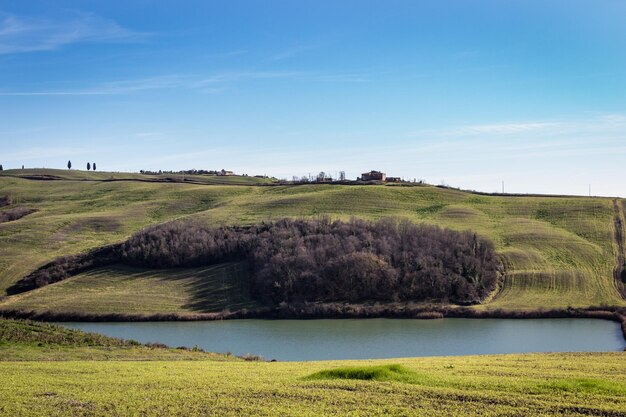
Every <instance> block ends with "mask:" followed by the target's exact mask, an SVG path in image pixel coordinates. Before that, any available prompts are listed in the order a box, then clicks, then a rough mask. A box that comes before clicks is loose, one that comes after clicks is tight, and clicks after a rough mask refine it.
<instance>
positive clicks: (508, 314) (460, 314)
mask: <svg viewBox="0 0 626 417" xmlns="http://www.w3.org/2000/svg"><path fill="white" fill-rule="evenodd" d="M0 317H6V318H12V319H30V320H37V321H43V322H94V323H96V322H150V321H154V322H158V321H215V320H236V319H272V320H281V319H282V320H286V319H289V320H294V319H296V320H312V319H365V318H394V319H418V320H427V319H443V318H471V319H543V318H545V319H554V318H585V319H601V320H609V321H614V322H617V323H619V324H620V325H621V329H622V335H623V336H624V340H626V309H625V308H621V307H588V308H565V309H549V310H527V311H526V310H517V311H516V310H477V309H474V308H469V307H417V306H411V305H402V306H398V305H395V304H394V305H385V304H373V305H361V304H340V303H324V304H319V303H297V304H288V305H281V306H279V307H276V308H261V309H255V310H247V309H243V310H238V311H234V312H231V311H228V310H226V311H222V312H216V313H155V314H126V313H63V312H50V311H45V312H37V311H23V310H0Z"/></svg>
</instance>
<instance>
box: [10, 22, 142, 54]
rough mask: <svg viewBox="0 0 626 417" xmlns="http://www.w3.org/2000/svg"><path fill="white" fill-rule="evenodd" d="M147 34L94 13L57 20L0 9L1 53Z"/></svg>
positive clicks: (135, 37)
mask: <svg viewBox="0 0 626 417" xmlns="http://www.w3.org/2000/svg"><path fill="white" fill-rule="evenodd" d="M146 36H147V34H145V33H139V32H134V31H132V30H129V29H127V28H124V27H122V26H120V25H119V24H117V23H116V22H114V21H112V20H109V19H105V18H103V17H100V16H97V15H95V14H93V13H73V14H72V15H71V16H69V17H66V18H64V19H57V20H53V19H49V18H34V17H21V16H16V15H13V14H8V13H2V12H0V54H12V53H23V52H35V51H52V50H56V49H59V48H61V47H63V46H65V45H69V44H75V43H86V42H128V41H138V40H142V39H145V38H146Z"/></svg>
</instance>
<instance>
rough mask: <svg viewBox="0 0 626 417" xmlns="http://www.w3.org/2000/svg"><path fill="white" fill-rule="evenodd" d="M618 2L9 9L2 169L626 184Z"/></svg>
mask: <svg viewBox="0 0 626 417" xmlns="http://www.w3.org/2000/svg"><path fill="white" fill-rule="evenodd" d="M625 21H626V2H624V1H620V0H602V1H597V0H595V1H594V0H589V1H580V0H562V1H558V0H551V1H545V0H543V1H533V0H524V1H516V0H511V1H500V0H498V1H495V0H494V1H488V0H477V1H471V2H469V1H461V0H458V1H450V0H448V1H445V0H443V1H441V0H439V1H391V0H387V1H341V2H340V1H322V0H318V1H299V2H295V1H288V0H285V1H271V0H270V1H234V0H231V1H184V0H179V1H163V0H159V1H149V0H134V1H133V0H128V1H108V2H105V1H88V0H80V1H78V0H77V1H63V0H54V1H52V0H49V1H27V2H26V1H23V0H20V1H12V0H3V1H2V2H1V3H0V144H1V150H0V163H1V164H3V166H4V168H5V169H7V168H12V167H20V166H21V165H22V164H23V165H25V166H27V167H42V166H44V167H56V168H63V167H64V166H65V164H66V163H67V160H68V159H71V160H72V162H73V164H74V166H75V167H78V166H80V167H82V166H83V165H85V164H86V162H87V161H96V162H97V164H98V168H99V169H100V170H111V171H118V170H119V171H126V170H130V171H137V170H140V169H153V170H158V169H164V170H165V169H173V170H178V169H187V168H204V169H221V168H226V169H233V170H235V171H237V172H240V173H248V174H269V175H275V176H277V177H284V178H291V176H292V175H298V176H301V175H307V174H308V173H317V172H319V171H325V172H329V173H332V174H334V173H335V172H336V171H340V170H344V171H346V173H347V175H348V177H352V178H354V177H356V176H357V175H358V174H359V173H361V172H364V171H367V170H370V169H379V170H383V171H386V172H387V173H388V174H389V175H393V176H401V177H405V178H411V179H412V178H417V179H424V180H426V181H428V182H430V183H434V184H440V183H442V182H443V183H446V184H449V185H453V186H460V187H463V188H469V189H477V190H482V191H496V190H499V189H500V187H501V182H502V181H505V185H506V190H507V191H509V192H522V193H524V192H538V193H571V194H586V193H587V192H588V185H589V184H591V186H592V192H593V193H594V194H597V195H620V196H624V197H626V181H624V178H625V175H624V173H623V167H624V162H625V161H626V52H625V51H626V24H624V22H625Z"/></svg>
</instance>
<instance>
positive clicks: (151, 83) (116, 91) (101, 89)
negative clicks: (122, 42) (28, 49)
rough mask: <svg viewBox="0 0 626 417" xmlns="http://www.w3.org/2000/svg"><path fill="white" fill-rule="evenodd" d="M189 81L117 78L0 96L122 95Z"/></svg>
mask: <svg viewBox="0 0 626 417" xmlns="http://www.w3.org/2000/svg"><path fill="white" fill-rule="evenodd" d="M188 84H189V81H188V80H186V79H184V77H181V76H177V75H167V76H162V77H149V78H140V79H133V80H118V81H110V82H105V83H101V84H98V85H95V86H92V87H86V88H77V89H65V90H43V91H4V92H0V96H104V95H123V94H131V93H135V92H140V91H147V90H158V89H165V88H175V87H181V86H184V85H188Z"/></svg>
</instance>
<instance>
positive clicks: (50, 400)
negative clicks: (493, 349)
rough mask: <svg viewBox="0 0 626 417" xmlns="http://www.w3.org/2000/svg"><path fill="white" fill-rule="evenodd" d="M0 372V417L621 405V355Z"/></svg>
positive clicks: (583, 410) (523, 410)
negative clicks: (0, 416) (2, 379)
mask: <svg viewBox="0 0 626 417" xmlns="http://www.w3.org/2000/svg"><path fill="white" fill-rule="evenodd" d="M320 372H322V373H321V374H320ZM0 373H1V374H2V375H3V378H4V379H5V380H8V381H10V383H5V384H0V415H3V416H16V415H20V416H41V415H48V416H65V415H89V416H105V415H142V416H163V415H167V416H201V415H202V416H206V415H215V416H240V415H250V416H268V415H290V416H320V415H352V416H366V415H367V416H374V415H380V416H383V415H404V416H407V415H414V416H446V417H447V416H452V415H454V416H460V415H463V416H479V415H480V416H496V415H499V416H502V415H511V416H513V415H515V416H521V415H525V416H530V415H533V416H538V415H541V416H621V415H624V412H625V410H626V384H625V383H624V375H625V374H626V361H624V354H623V353H602V354H597V353H584V354H528V355H501V356H473V357H472V356H465V357H437V358H420V359H394V360H384V361H380V360H378V361H358V362H356V361H336V362H303V363H280V362H277V363H267V362H256V363H251V362H228V363H225V362H222V363H220V362H209V361H204V362H188V361H177V362H159V361H156V362H155V361H151V362H118V361H113V362H93V361H91V362H85V361H69V362H54V363H51V362H0ZM164 393H167V395H164Z"/></svg>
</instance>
